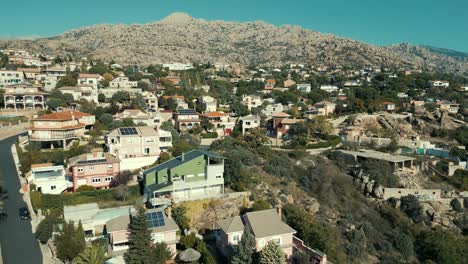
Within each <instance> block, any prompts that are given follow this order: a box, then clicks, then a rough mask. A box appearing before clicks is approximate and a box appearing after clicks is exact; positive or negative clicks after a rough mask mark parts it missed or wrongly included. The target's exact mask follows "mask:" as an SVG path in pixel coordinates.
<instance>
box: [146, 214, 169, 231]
mask: <svg viewBox="0 0 468 264" xmlns="http://www.w3.org/2000/svg"><path fill="white" fill-rule="evenodd" d="M146 222H147V223H148V226H149V227H151V228H154V227H160V226H164V225H166V223H165V222H164V216H163V213H162V212H152V213H147V214H146Z"/></svg>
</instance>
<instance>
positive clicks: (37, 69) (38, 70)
mask: <svg viewBox="0 0 468 264" xmlns="http://www.w3.org/2000/svg"><path fill="white" fill-rule="evenodd" d="M16 70H17V71H22V72H31V73H40V72H41V69H39V68H18V69H16Z"/></svg>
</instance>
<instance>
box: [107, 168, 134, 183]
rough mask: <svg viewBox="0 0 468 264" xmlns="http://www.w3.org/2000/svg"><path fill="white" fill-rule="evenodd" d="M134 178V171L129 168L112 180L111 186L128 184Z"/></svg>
mask: <svg viewBox="0 0 468 264" xmlns="http://www.w3.org/2000/svg"><path fill="white" fill-rule="evenodd" d="M132 178H133V175H132V172H131V171H129V170H124V171H122V172H120V173H119V175H117V176H115V177H114V178H113V179H112V181H111V182H110V186H111V187H117V186H119V185H121V184H124V185H126V184H127V183H128V182H129V181H130V180H131V179H132Z"/></svg>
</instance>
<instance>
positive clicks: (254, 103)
mask: <svg viewBox="0 0 468 264" xmlns="http://www.w3.org/2000/svg"><path fill="white" fill-rule="evenodd" d="M241 103H242V104H243V105H245V106H247V108H248V109H249V110H251V109H252V108H255V107H259V106H261V105H262V98H260V96H257V95H247V96H246V95H243V96H242V101H241Z"/></svg>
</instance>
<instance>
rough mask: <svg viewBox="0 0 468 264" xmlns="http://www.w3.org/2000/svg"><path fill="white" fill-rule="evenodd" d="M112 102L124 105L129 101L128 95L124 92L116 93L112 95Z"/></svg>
mask: <svg viewBox="0 0 468 264" xmlns="http://www.w3.org/2000/svg"><path fill="white" fill-rule="evenodd" d="M112 101H113V102H117V103H125V102H128V101H130V94H129V93H128V92H124V91H118V92H116V93H115V94H114V95H112Z"/></svg>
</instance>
